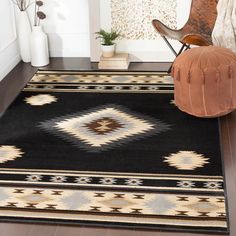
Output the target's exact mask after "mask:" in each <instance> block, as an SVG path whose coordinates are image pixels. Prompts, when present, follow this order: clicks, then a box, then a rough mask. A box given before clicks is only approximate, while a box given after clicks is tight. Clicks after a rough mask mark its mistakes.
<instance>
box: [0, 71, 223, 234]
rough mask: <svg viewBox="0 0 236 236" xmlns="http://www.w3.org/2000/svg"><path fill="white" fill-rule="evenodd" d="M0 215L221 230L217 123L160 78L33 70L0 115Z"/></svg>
mask: <svg viewBox="0 0 236 236" xmlns="http://www.w3.org/2000/svg"><path fill="white" fill-rule="evenodd" d="M0 209H1V211H0V219H1V221H10V222H39V223H55V224H59V223H60V224H78V225H87V224H88V225H93V226H102V227H125V228H126V227H130V228H132V229H134V228H135V229H137V228H143V229H155V230H170V231H185V232H191V231H193V232H209V233H228V221H227V209H226V197H225V190H224V177H223V171H222V161H221V151H220V140H219V126H218V120H217V119H199V118H195V117H192V116H189V115H187V114H184V113H182V112H181V111H179V110H178V109H177V107H176V106H175V104H174V100H173V84H172V82H171V78H170V77H168V76H167V75H161V74H148V73H143V74H141V73H140V74H124V73H117V74H108V73H107V74H96V73H90V74H89V73H82V74H79V73H68V74H63V73H59V72H57V73H56V72H54V73H52V72H43V73H38V74H37V75H35V77H34V78H33V79H32V80H31V81H30V82H29V84H28V85H27V86H26V88H25V89H24V91H23V92H22V93H21V94H20V95H19V96H18V98H17V99H16V100H15V102H14V103H13V104H12V105H11V107H10V108H9V109H8V111H7V112H6V113H5V115H4V116H3V117H2V118H1V119H0Z"/></svg>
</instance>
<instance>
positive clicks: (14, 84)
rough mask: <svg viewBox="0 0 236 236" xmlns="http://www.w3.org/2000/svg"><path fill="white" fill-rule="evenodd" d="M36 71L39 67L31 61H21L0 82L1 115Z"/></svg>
mask: <svg viewBox="0 0 236 236" xmlns="http://www.w3.org/2000/svg"><path fill="white" fill-rule="evenodd" d="M36 72H37V68H35V67H32V66H31V65H30V64H29V63H23V62H20V63H19V64H18V65H17V66H16V67H15V68H14V69H13V70H12V71H11V72H10V73H9V74H8V75H7V76H6V77H5V78H4V79H3V80H2V81H1V82H0V94H1V99H0V115H1V114H2V113H3V112H4V111H5V110H6V109H7V107H8V106H9V105H10V104H11V103H12V101H13V100H14V99H15V97H16V96H17V95H18V94H19V93H20V91H21V90H22V88H24V86H25V85H26V84H27V82H28V81H29V80H30V79H31V78H32V77H33V75H34V74H35V73H36Z"/></svg>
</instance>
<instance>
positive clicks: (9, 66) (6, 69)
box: [0, 54, 21, 81]
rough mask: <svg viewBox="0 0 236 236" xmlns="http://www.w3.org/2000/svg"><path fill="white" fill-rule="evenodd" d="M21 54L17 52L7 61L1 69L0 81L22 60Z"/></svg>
mask: <svg viewBox="0 0 236 236" xmlns="http://www.w3.org/2000/svg"><path fill="white" fill-rule="evenodd" d="M20 60H21V58H20V55H19V54H16V55H15V56H14V57H13V58H12V59H11V60H9V61H7V62H6V64H5V66H2V68H1V70H0V81H1V80H2V79H3V78H4V77H5V76H6V75H7V74H8V73H9V72H10V71H11V70H12V69H13V68H14V67H15V66H16V65H17V64H18V63H19V62H20Z"/></svg>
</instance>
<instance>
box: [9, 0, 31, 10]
mask: <svg viewBox="0 0 236 236" xmlns="http://www.w3.org/2000/svg"><path fill="white" fill-rule="evenodd" d="M12 2H13V3H14V4H15V5H16V6H17V7H18V8H19V10H20V11H25V10H26V9H27V8H28V7H29V6H30V5H31V2H30V0H12Z"/></svg>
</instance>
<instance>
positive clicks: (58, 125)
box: [40, 104, 169, 152]
mask: <svg viewBox="0 0 236 236" xmlns="http://www.w3.org/2000/svg"><path fill="white" fill-rule="evenodd" d="M40 127H41V128H42V129H44V130H46V131H49V132H51V133H54V134H55V135H58V136H61V137H63V138H64V139H65V140H69V141H70V142H72V143H73V144H74V145H76V146H78V147H80V148H85V149H87V150H89V151H91V152H94V151H95V152H98V151H102V150H105V149H109V148H112V147H113V146H115V145H122V144H123V143H125V142H128V141H134V140H137V139H140V138H145V137H147V136H151V135H154V134H157V133H160V132H164V131H165V130H167V129H168V127H169V126H168V125H167V124H165V123H163V122H161V121H158V120H154V119H152V118H151V117H144V116H143V115H140V114H134V113H133V112H132V111H128V110H127V109H125V108H123V107H121V106H117V105H113V104H109V105H106V106H103V107H97V108H93V109H92V110H90V111H85V112H82V113H79V114H78V113H76V114H72V115H66V116H63V117H57V118H55V119H52V120H49V121H45V122H42V123H41V125H40Z"/></svg>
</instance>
